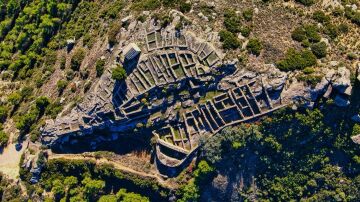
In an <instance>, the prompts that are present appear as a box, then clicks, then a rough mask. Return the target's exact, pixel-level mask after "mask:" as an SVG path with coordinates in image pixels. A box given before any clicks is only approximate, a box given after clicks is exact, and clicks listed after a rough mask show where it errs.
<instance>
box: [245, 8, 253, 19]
mask: <svg viewBox="0 0 360 202" xmlns="http://www.w3.org/2000/svg"><path fill="white" fill-rule="evenodd" d="M243 17H244V19H245V20H246V21H251V20H252V18H253V10H252V9H246V10H244V12H243Z"/></svg>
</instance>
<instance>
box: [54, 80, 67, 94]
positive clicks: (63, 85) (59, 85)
mask: <svg viewBox="0 0 360 202" xmlns="http://www.w3.org/2000/svg"><path fill="white" fill-rule="evenodd" d="M67 85H68V82H67V81H65V80H59V81H58V82H57V83H56V87H57V90H58V92H59V93H60V94H61V93H62V92H63V91H64V90H65V88H66V86H67Z"/></svg>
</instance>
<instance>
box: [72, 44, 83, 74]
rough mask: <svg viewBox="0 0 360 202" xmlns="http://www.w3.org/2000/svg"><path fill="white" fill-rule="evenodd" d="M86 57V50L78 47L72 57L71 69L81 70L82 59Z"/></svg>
mask: <svg viewBox="0 0 360 202" xmlns="http://www.w3.org/2000/svg"><path fill="white" fill-rule="evenodd" d="M84 58H85V50H84V49H83V48H78V49H76V50H75V52H74V55H73V56H72V58H71V69H72V70H74V71H79V69H80V66H81V63H82V61H83V60H84Z"/></svg>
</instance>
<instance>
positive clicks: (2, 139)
mask: <svg viewBox="0 0 360 202" xmlns="http://www.w3.org/2000/svg"><path fill="white" fill-rule="evenodd" d="M8 141H9V135H8V134H6V133H5V132H4V131H3V130H2V129H1V128H0V148H1V147H4V146H6V145H7V143H8Z"/></svg>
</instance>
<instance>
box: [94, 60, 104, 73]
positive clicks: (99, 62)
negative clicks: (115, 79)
mask: <svg viewBox="0 0 360 202" xmlns="http://www.w3.org/2000/svg"><path fill="white" fill-rule="evenodd" d="M95 66H96V76H97V77H100V76H101V75H102V74H103V73H104V67H105V60H102V59H100V60H97V61H96V65H95Z"/></svg>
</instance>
